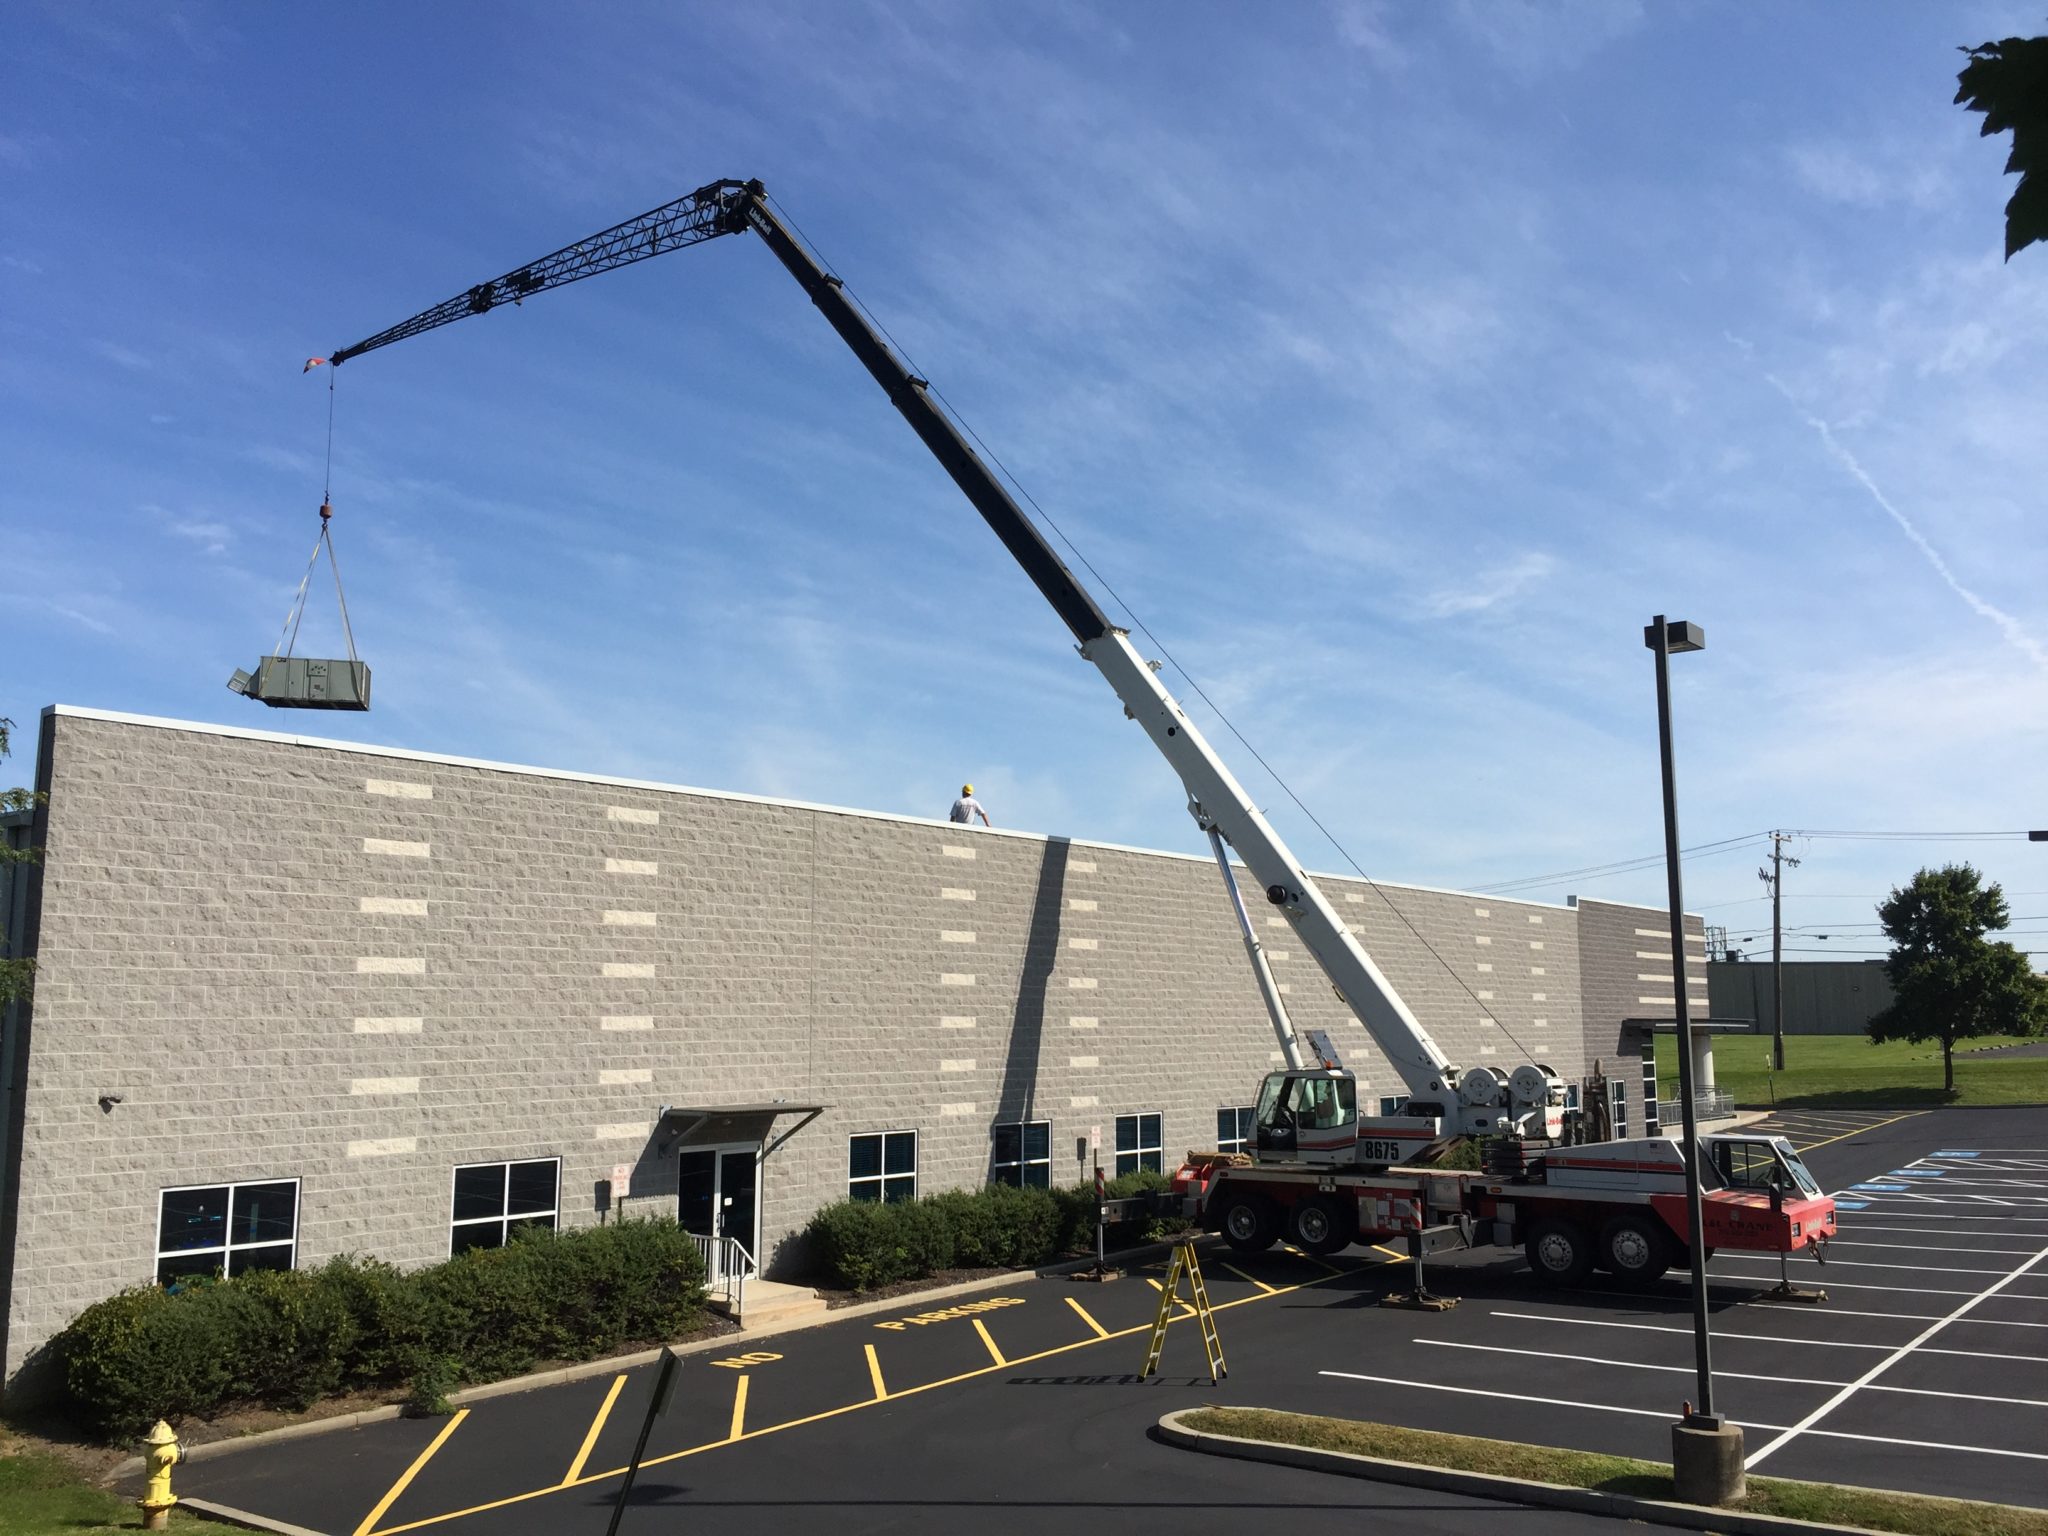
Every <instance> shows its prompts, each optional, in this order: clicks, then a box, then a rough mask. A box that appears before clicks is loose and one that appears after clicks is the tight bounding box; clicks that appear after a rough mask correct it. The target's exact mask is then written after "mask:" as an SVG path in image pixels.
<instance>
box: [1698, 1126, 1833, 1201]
mask: <svg viewBox="0 0 2048 1536" xmlns="http://www.w3.org/2000/svg"><path fill="white" fill-rule="evenodd" d="M1713 1164H1714V1168H1715V1171H1716V1172H1718V1173H1719V1174H1720V1175H1721V1178H1722V1181H1723V1182H1724V1183H1725V1185H1726V1186H1727V1187H1728V1188H1729V1189H1753V1190H1758V1191H1762V1192H1768V1191H1770V1190H1773V1189H1775V1190H1778V1191H1780V1192H1782V1193H1784V1194H1787V1195H1805V1196H1808V1197H1812V1196H1817V1195H1819V1193H1820V1185H1818V1184H1817V1183H1815V1182H1814V1178H1813V1175H1812V1174H1811V1173H1809V1172H1807V1169H1806V1164H1804V1163H1802V1162H1801V1161H1800V1160H1799V1154H1798V1153H1797V1152H1795V1151H1793V1150H1792V1147H1791V1144H1790V1143H1789V1142H1784V1141H1782V1140H1780V1139H1779V1138H1776V1137H1774V1138H1772V1139H1771V1140H1769V1141H1719V1142H1715V1143H1714V1156H1713Z"/></svg>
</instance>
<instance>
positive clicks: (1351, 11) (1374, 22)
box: [1331, 0, 1409, 70]
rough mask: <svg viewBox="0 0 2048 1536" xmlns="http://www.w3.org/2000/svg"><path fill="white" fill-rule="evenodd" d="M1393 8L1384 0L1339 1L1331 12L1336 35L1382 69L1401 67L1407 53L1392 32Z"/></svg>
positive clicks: (1406, 58)
mask: <svg viewBox="0 0 2048 1536" xmlns="http://www.w3.org/2000/svg"><path fill="white" fill-rule="evenodd" d="M1394 16H1395V11H1394V9H1393V7H1392V6H1390V5H1388V4H1387V3H1386V0H1341V3H1339V4H1338V5H1337V6H1336V7H1335V9H1334V10H1333V11H1332V13H1331V19H1332V20H1333V21H1334V22H1335V23H1336V27H1337V36H1338V37H1339V38H1340V39H1342V40H1343V41H1344V42H1346V43H1348V44H1350V45H1351V46H1352V47H1353V48H1356V49H1357V50H1358V51H1359V52H1360V53H1362V54H1364V55H1365V56H1366V57H1367V58H1368V59H1370V60H1371V61H1372V62H1373V63H1374V64H1375V65H1377V66H1378V67H1379V68H1381V69H1385V70H1394V69H1401V68H1404V67H1405V66H1406V65H1407V63H1408V60H1409V52H1408V49H1407V48H1406V47H1404V46H1403V45H1402V44H1401V43H1400V42H1398V41H1397V40H1396V39H1395V38H1394V35H1393V27H1392V25H1391V23H1392V22H1393V19H1394Z"/></svg>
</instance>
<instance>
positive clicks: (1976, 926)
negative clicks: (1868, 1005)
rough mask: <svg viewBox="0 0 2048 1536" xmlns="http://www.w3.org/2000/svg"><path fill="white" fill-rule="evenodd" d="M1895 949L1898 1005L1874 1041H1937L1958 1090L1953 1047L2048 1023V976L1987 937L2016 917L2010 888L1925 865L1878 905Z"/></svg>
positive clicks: (1881, 1018)
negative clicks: (2007, 896) (2008, 893)
mask: <svg viewBox="0 0 2048 1536" xmlns="http://www.w3.org/2000/svg"><path fill="white" fill-rule="evenodd" d="M1877 915H1878V919H1879V921H1881V922H1882V923H1883V924H1884V931H1885V936H1886V937H1887V938H1889V939H1890V940H1891V942H1892V952H1891V955H1890V957H1889V958H1888V959H1887V960H1886V961H1885V972H1886V974H1887V975H1889V976H1890V977H1891V982H1892V991H1893V994H1894V995H1893V998H1892V1003H1891V1006H1890V1007H1888V1008H1886V1009H1885V1010H1884V1011H1883V1012H1882V1013H1880V1014H1878V1015H1877V1016H1876V1017H1875V1018H1873V1019H1872V1020H1871V1021H1870V1026H1869V1027H1870V1038H1871V1039H1873V1040H1939V1041H1940V1042H1941V1075H1942V1083H1941V1085H1942V1087H1943V1088H1944V1089H1945V1090H1947V1091H1948V1092H1950V1093H1953V1092H1954V1091H1955V1086H1956V1066H1955V1047H1956V1042H1957V1041H1958V1040H1967V1039H1969V1038H1971V1037H1972V1036H1974V1035H1994V1034H2002V1035H2031V1034H2039V1033H2041V1032H2042V1031H2043V1029H2044V1028H2048V982H2044V980H2043V978H2041V977H2039V976H2036V975H2035V974H2034V971H2033V968H2032V967H2031V966H2030V965H2028V964H2027V957H2026V956H2025V955H2023V954H2021V953H2020V952H2019V951H2018V950H2017V949H2014V948H2013V947H2012V945H2010V944H2007V943H2004V942H2003V941H1999V940H1992V939H1987V938H1985V937H1984V936H1985V934H1987V933H1995V932H1996V931H1998V930H1999V929H2001V928H2003V927H2005V925H2006V924H2007V923H2008V922H2010V921H2011V915H2010V913H2009V912H2008V911H2007V910H2006V905H2005V893H2004V892H2003V891H2001V890H2000V889H1999V888H1998V887H1997V886H1996V885H1995V884H1994V885H1991V886H1985V885H1984V884H1983V876H1981V875H1979V874H1978V873H1977V871H1976V870H1974V869H1972V868H1971V867H1970V866H1969V865H1967V864H1948V865H1944V866H1943V867H1942V868H1940V869H1923V870H1921V871H1920V873H1919V874H1917V875H1915V876H1914V877H1913V883H1912V884H1911V885H1908V886H1905V887H1903V888H1898V889H1894V890H1893V891H1892V893H1891V895H1890V897H1888V898H1887V899H1886V900H1885V902H1884V903H1883V905H1881V906H1880V907H1879V908H1878V909H1877Z"/></svg>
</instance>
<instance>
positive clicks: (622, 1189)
mask: <svg viewBox="0 0 2048 1536" xmlns="http://www.w3.org/2000/svg"><path fill="white" fill-rule="evenodd" d="M631 1193H633V1165H632V1164H631V1163H614V1164H612V1198H613V1199H614V1200H623V1199H625V1198H626V1196H628V1195H630V1194H631Z"/></svg>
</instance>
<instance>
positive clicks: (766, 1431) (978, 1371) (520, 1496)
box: [356, 1270, 1342, 1536]
mask: <svg viewBox="0 0 2048 1536" xmlns="http://www.w3.org/2000/svg"><path fill="white" fill-rule="evenodd" d="M1340 1273H1342V1271H1339V1270H1332V1271H1331V1272H1330V1274H1328V1275H1317V1276H1315V1277H1314V1278H1312V1279H1308V1280H1302V1281H1298V1282H1297V1283H1295V1284H1293V1285H1283V1286H1281V1287H1280V1288H1279V1289H1278V1290H1277V1291H1275V1292H1274V1293H1273V1294H1274V1295H1275V1296H1287V1295H1291V1294H1292V1293H1294V1292H1295V1291H1305V1290H1307V1289H1309V1288H1310V1287H1311V1286H1317V1285H1322V1284H1324V1283H1325V1282H1326V1281H1328V1280H1329V1279H1331V1278H1332V1277H1333V1276H1335V1275H1337V1274H1340ZM1267 1299H1268V1298H1267V1297H1266V1296H1264V1295H1263V1294H1262V1295H1257V1296H1240V1297H1238V1298H1237V1299H1236V1300H1235V1301H1220V1302H1218V1303H1217V1304H1216V1305H1215V1306H1214V1307H1212V1308H1210V1310H1211V1311H1212V1312H1227V1311H1229V1310H1230V1309H1231V1308H1232V1307H1249V1306H1254V1305H1256V1304H1257V1303H1259V1302H1262V1301H1265V1300H1267ZM1176 1320H1177V1319H1176ZM1151 1331H1152V1325H1151V1324H1150V1323H1139V1324H1138V1325H1137V1326H1136V1327H1133V1328H1124V1329H1120V1330H1119V1331H1117V1332H1116V1333H1111V1334H1105V1335H1104V1336H1103V1338H1108V1339H1126V1338H1133V1337H1135V1336H1136V1335H1138V1334H1141V1333H1150V1332H1151ZM1101 1342H1102V1339H1078V1340H1076V1341H1075V1342H1073V1343H1071V1344H1057V1345H1054V1346H1053V1347H1052V1348H1051V1349H1043V1350H1040V1351H1039V1352H1038V1353H1037V1354H1035V1355H1025V1356H1023V1357H1022V1358H1021V1359H1017V1360H1012V1361H1009V1362H1008V1364H1010V1365H1032V1364H1035V1363H1036V1362H1038V1361H1040V1360H1049V1359H1051V1358H1052V1357H1053V1356H1055V1355H1064V1354H1068V1353H1070V1352H1071V1351H1073V1350H1077V1349H1090V1348H1093V1347H1094V1346H1095V1345H1097V1344H1100V1343H1101ZM867 1348H868V1352H869V1353H868V1358H869V1363H870V1365H872V1364H873V1360H874V1346H873V1345H872V1344H870V1345H868V1346H867ZM999 1369H1002V1367H1000V1366H994V1365H984V1366H978V1367H976V1368H975V1369H974V1370H971V1371H962V1372H961V1373H960V1374H959V1375H958V1376H948V1377H946V1378H944V1379H943V1380H940V1381H928V1382H925V1383H923V1384H921V1385H919V1386H915V1387H905V1388H904V1389H903V1390H902V1391H901V1392H898V1393H896V1394H894V1395H895V1396H896V1397H899V1398H901V1397H915V1396H917V1394H918V1393H920V1392H934V1391H937V1390H938V1389H939V1388H941V1387H952V1386H958V1385H959V1384H960V1383H961V1382H963V1381H972V1380H974V1378H975V1377H977V1376H986V1375H988V1374H989V1372H991V1371H995V1370H999ZM875 1374H876V1384H877V1385H878V1386H879V1385H880V1381H881V1375H880V1372H879V1371H877V1372H876V1373H875ZM876 1401H878V1399H873V1398H865V1399H862V1400H861V1401H859V1402H854V1403H842V1404H840V1405H839V1406H838V1407H837V1408H827V1409H826V1410H825V1411H824V1412H822V1413H813V1414H808V1415H806V1416H805V1417H803V1418H800V1419H790V1420H788V1421H786V1422H784V1423H781V1424H770V1425H768V1426H766V1427H765V1428H762V1429H750V1430H748V1431H747V1432H746V1433H745V1434H743V1435H741V1436H740V1439H741V1440H743V1441H744V1440H759V1439H760V1438H762V1437H763V1436H764V1435H778V1434H781V1433H782V1431H784V1430H786V1429H801V1428H803V1427H804V1426H805V1425H806V1424H817V1423H820V1422H822V1421H823V1420H825V1419H836V1418H838V1417H839V1416H840V1415H841V1414H847V1413H857V1412H859V1411H860V1410H861V1409H863V1408H872V1407H873V1406H874V1405H875V1402H876ZM451 1427H452V1426H451ZM732 1443H733V1442H732V1441H730V1440H712V1441H708V1442H706V1443H705V1444H703V1445H693V1446H690V1447H689V1448H688V1449H686V1450H681V1451H670V1452H668V1453H667V1454H666V1455H662V1456H650V1457H649V1458H648V1459H647V1460H645V1461H643V1462H641V1463H640V1465H641V1467H642V1468H643V1469H645V1468H647V1467H653V1466H659V1465H660V1464H661V1463H663V1462H668V1461H680V1460H682V1459H683V1458H684V1457H686V1456H699V1455H702V1454H703V1453H704V1452H705V1451H711V1450H716V1449H718V1448H719V1447H720V1446H726V1445H731V1444H732ZM625 1471H626V1469H625V1468H624V1467H612V1468H611V1469H609V1470H608V1471H604V1472H586V1473H585V1474H584V1475H583V1477H582V1478H581V1479H580V1480H579V1482H578V1485H577V1486H579V1487H580V1486H583V1485H585V1484H589V1483H601V1482H603V1481H605V1480H606V1479H607V1478H613V1477H621V1476H623V1475H624V1474H625ZM561 1491H562V1490H561V1489H559V1488H534V1489H530V1490H529V1491H527V1492H525V1493H515V1494H511V1495H508V1496H507V1497H505V1498H502V1499H493V1500H492V1501H491V1502H489V1503H488V1504H476V1505H472V1506H471V1507H470V1508H468V1509H454V1510H450V1511H449V1512H448V1513H446V1514H444V1515H430V1516H428V1517H427V1518H426V1519H424V1520H414V1521H411V1522H409V1523H407V1524H405V1525H393V1526H387V1527H386V1528H385V1529H383V1530H381V1531H374V1532H373V1531H371V1530H370V1529H369V1527H368V1526H367V1524H366V1525H365V1526H364V1527H362V1528H361V1529H359V1530H358V1531H357V1532H356V1536H401V1533H402V1532H405V1531H417V1530H422V1529H424V1528H426V1527H427V1526H430V1525H445V1524H447V1523H448V1522H449V1521H451V1520H464V1519H467V1518H468V1517H469V1516H471V1515H481V1514H486V1513H488V1512H489V1511H491V1510H494V1509H504V1508H507V1507H508V1506H510V1505H513V1504H524V1503H526V1502H527V1501H528V1500H530V1499H539V1498H545V1497H546V1496H547V1495H548V1494H551V1493H560V1492H561Z"/></svg>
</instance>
